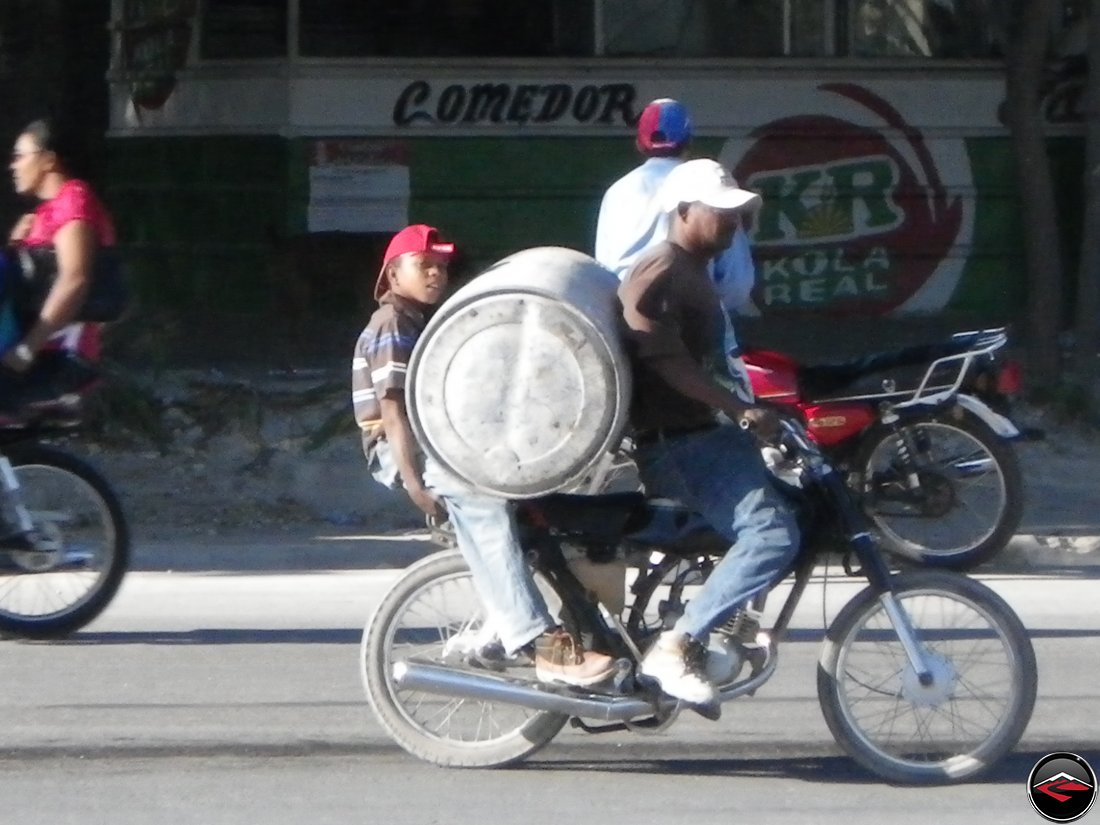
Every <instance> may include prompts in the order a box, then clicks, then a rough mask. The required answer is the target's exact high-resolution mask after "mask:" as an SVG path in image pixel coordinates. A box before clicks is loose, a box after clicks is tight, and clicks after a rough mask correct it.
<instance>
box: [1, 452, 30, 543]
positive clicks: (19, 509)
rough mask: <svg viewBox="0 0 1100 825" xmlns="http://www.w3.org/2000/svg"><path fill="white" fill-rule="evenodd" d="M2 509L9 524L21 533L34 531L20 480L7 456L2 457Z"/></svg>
mask: <svg viewBox="0 0 1100 825" xmlns="http://www.w3.org/2000/svg"><path fill="white" fill-rule="evenodd" d="M0 507H2V508H3V512H4V516H5V518H6V520H7V521H8V523H9V524H12V525H14V526H16V527H17V528H18V530H19V532H20V533H29V532H31V530H33V529H34V522H33V521H32V520H31V514H30V511H28V510H27V505H26V504H24V503H23V495H22V492H21V488H20V487H19V479H18V478H17V477H16V475H15V470H14V469H13V468H12V466H11V461H10V460H9V459H8V457H7V456H6V455H0Z"/></svg>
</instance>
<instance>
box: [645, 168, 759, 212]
mask: <svg viewBox="0 0 1100 825" xmlns="http://www.w3.org/2000/svg"><path fill="white" fill-rule="evenodd" d="M659 197H660V199H661V208H662V209H663V210H664V211H665V212H672V211H674V210H675V209H676V208H677V207H678V206H679V205H680V204H681V203H704V204H706V205H707V206H711V207H714V208H715V209H730V210H733V209H739V210H745V211H748V212H755V211H756V210H757V209H759V208H760V204H761V203H762V202H763V201H762V200H761V198H760V196H759V195H758V194H756V193H755V192H749V191H748V190H747V189H741V188H740V187H738V185H737V181H735V180H734V179H733V175H731V174H730V173H729V171H728V170H727V169H726V167H724V166H723V165H722V164H720V163H719V162H718V161H716V160H711V159H710V158H696V159H695V160H689V161H685V162H684V163H681V164H679V165H678V166H676V167H675V168H673V170H672V171H671V172H669V173H668V177H666V178H665V182H664V183H663V184H662V185H661V190H660V195H659Z"/></svg>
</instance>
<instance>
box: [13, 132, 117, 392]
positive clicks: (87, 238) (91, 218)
mask: <svg viewBox="0 0 1100 825" xmlns="http://www.w3.org/2000/svg"><path fill="white" fill-rule="evenodd" d="M73 152H74V144H73V142H72V141H71V136H70V135H69V134H68V133H67V132H66V131H65V130H64V129H62V128H59V126H58V125H57V124H56V123H55V122H53V121H50V120H36V121H34V122H33V123H31V124H29V125H28V126H27V128H25V129H24V130H23V132H22V133H21V134H20V135H19V137H18V139H17V140H16V141H15V148H14V150H13V151H12V156H11V173H12V181H13V183H14V185H15V191H16V192H18V193H19V194H21V195H30V196H33V197H36V198H38V199H39V200H41V201H42V203H41V204H40V205H39V206H38V208H37V209H35V211H34V212H32V213H29V214H27V215H24V216H23V217H22V218H21V219H20V220H19V222H18V223H17V224H16V225H15V227H14V228H13V229H12V232H11V236H10V238H9V240H10V242H11V243H13V244H25V245H28V246H35V245H48V244H52V245H53V247H54V249H55V251H56V253H57V278H56V280H55V281H54V283H53V287H52V288H51V289H50V292H49V294H48V295H47V296H46V301H45V303H44V304H43V305H42V309H41V311H40V312H39V313H38V318H37V319H33V320H31V321H29V323H28V327H29V328H27V329H25V330H24V331H23V337H22V340H21V341H20V342H18V343H17V344H16V345H15V346H13V347H11V348H10V349H9V350H8V351H7V352H5V353H4V354H3V355H2V356H0V363H2V364H3V366H4V367H7V368H8V369H12V370H16V371H18V372H25V371H26V370H27V369H29V368H30V367H31V365H32V364H34V361H35V358H36V357H37V356H38V353H40V352H41V351H43V350H49V349H63V350H68V351H73V352H77V353H79V354H80V355H83V356H85V357H87V358H91V359H95V358H97V357H98V355H99V327H98V326H97V325H95V324H81V323H73V322H74V319H75V318H76V317H77V315H78V314H79V312H80V308H81V306H82V305H83V302H84V298H85V296H86V295H87V292H88V286H89V283H90V280H89V279H90V276H91V272H92V261H93V259H94V257H95V252H96V249H97V248H98V247H100V246H113V245H114V243H115V228H114V223H113V222H112V221H111V216H110V215H109V214H108V213H107V210H106V208H105V207H104V206H103V203H102V202H101V201H100V200H99V198H97V197H96V195H95V193H94V192H92V189H91V187H90V186H88V184H87V183H85V182H84V181H82V180H77V179H76V178H74V177H72V176H71V174H70V168H69V166H68V163H69V162H70V161H71V158H72V156H73Z"/></svg>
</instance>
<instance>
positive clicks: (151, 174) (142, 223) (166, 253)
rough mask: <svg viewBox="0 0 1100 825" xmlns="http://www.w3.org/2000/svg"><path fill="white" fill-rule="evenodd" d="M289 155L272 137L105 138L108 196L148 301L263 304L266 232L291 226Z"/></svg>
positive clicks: (215, 306)
mask: <svg viewBox="0 0 1100 825" xmlns="http://www.w3.org/2000/svg"><path fill="white" fill-rule="evenodd" d="M289 158H290V152H289V151H288V145H287V143H286V141H285V140H283V139H281V138H278V137H274V136H261V137H201V138H197V137H190V138H183V137H180V138H126V139H120V140H114V141H112V142H111V144H110V148H109V152H108V163H109V168H110V174H109V175H108V180H109V185H108V187H107V199H108V202H109V203H110V206H111V209H112V211H113V212H114V215H115V220H116V223H117V224H118V229H119V235H120V241H121V243H122V244H124V245H125V247H126V250H127V260H128V262H129V265H130V268H131V270H132V271H133V272H134V273H135V275H136V278H135V280H136V282H137V286H138V291H139V293H140V295H141V296H142V298H143V300H144V301H145V303H146V304H152V305H157V306H163V307H168V308H176V309H185V310H198V311H219V310H225V311H228V312H248V311H249V310H250V309H255V308H257V307H262V306H264V305H265V301H266V292H267V290H266V286H265V271H266V267H267V265H268V259H269V252H270V248H271V238H272V236H273V235H274V236H278V235H279V234H281V233H285V232H286V231H287V230H288V227H289V225H290V224H291V219H290V213H289V209H290V202H291V201H290V199H289V191H290V185H289V184H290V174H289V170H290V166H291V164H290V162H289Z"/></svg>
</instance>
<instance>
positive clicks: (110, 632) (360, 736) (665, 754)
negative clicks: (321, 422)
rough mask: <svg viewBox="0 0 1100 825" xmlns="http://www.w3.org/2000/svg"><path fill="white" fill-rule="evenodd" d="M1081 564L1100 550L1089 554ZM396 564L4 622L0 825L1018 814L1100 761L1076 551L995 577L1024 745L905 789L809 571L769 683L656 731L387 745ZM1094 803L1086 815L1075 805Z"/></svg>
mask: <svg viewBox="0 0 1100 825" xmlns="http://www.w3.org/2000/svg"><path fill="white" fill-rule="evenodd" d="M1091 572H1092V574H1093V575H1094V574H1096V573H1097V572H1100V571H1091ZM395 575H396V573H395V572H394V571H392V570H385V569H382V570H354V571H313V572H311V571H296V572H286V571H283V572H257V571H249V572H217V571H214V572H175V573H167V572H138V573H133V574H131V575H130V576H129V577H128V579H127V580H126V582H125V583H124V586H123V589H122V591H121V593H120V594H119V596H118V598H117V599H116V601H115V602H114V603H113V604H112V605H111V606H110V608H109V609H108V610H107V612H106V613H105V614H104V615H103V616H102V617H101V618H100V619H99V620H98V621H97V622H95V623H94V624H93V625H92V626H90V627H89V628H87V629H86V630H85V631H84V632H82V633H80V634H77V635H76V636H74V637H73V638H72V639H70V640H68V641H65V642H55V643H27V642H16V641H5V642H0V822H2V823H13V824H15V823H18V825H37V823H43V824H44V823H50V825H58V824H59V823H69V822H72V823H81V824H82V825H87V824H88V823H111V825H129V823H134V825H138V823H140V825H148V824H149V823H272V825H282V823H348V822H365V823H374V822H379V823H433V822H439V823H447V824H448V825H466V823H471V824H472V823H489V822H492V823H497V822H524V823H528V824H529V825H540V823H555V825H560V823H563V822H570V823H576V825H581V823H600V825H605V823H611V822H627V821H630V822H644V823H659V822H676V823H685V822H698V823H712V822H713V823H742V822H746V823H748V822H752V823H769V822H783V823H811V822H812V823H832V822H844V823H846V825H861V824H862V823H876V825H879V823H883V822H890V823H918V822H920V823H927V822H938V823H953V822H976V821H977V822H983V823H1028V822H1039V821H1041V820H1039V818H1038V816H1037V815H1036V814H1035V813H1034V811H1033V810H1032V809H1031V807H1030V805H1029V803H1028V802H1027V799H1026V795H1025V791H1024V784H1025V780H1026V778H1027V774H1028V772H1029V770H1030V769H1031V767H1032V765H1033V764H1034V762H1035V761H1036V760H1037V759H1038V758H1039V757H1041V756H1042V755H1044V754H1045V753H1047V752H1050V751H1053V750H1062V749H1068V750H1073V751H1077V752H1079V753H1082V755H1085V756H1086V758H1091V759H1092V761H1093V765H1094V767H1100V719H1097V716H1096V711H1097V709H1098V708H1100V686H1098V685H1097V680H1096V678H1095V673H1096V670H1095V668H1096V662H1097V661H1098V660H1100V656H1098V653H1100V641H1098V638H1097V637H1098V636H1100V612H1098V611H1097V610H1096V607H1095V604H1096V595H1095V594H1096V592H1097V586H1098V582H1097V579H1096V578H1094V577H1093V576H1092V575H1090V574H1089V573H1088V571H1077V572H1069V573H1066V572H1061V573H1058V574H1056V575H1041V574H1034V575H1027V576H992V577H987V581H988V583H990V584H991V585H992V586H993V587H994V588H995V589H997V590H998V591H999V592H1001V594H1002V595H1004V596H1005V597H1006V598H1007V599H1008V600H1009V602H1010V603H1011V604H1012V605H1013V607H1014V608H1015V609H1016V610H1017V612H1018V613H1019V614H1020V615H1021V617H1022V618H1023V619H1024V621H1025V624H1027V626H1028V627H1029V629H1030V630H1031V631H1032V633H1033V638H1034V643H1035V646H1036V650H1037V654H1038V660H1039V672H1040V687H1039V701H1038V704H1037V707H1036V710H1035V715H1034V717H1033V719H1032V723H1031V725H1030V727H1029V728H1028V731H1027V733H1026V734H1025V737H1024V740H1023V742H1022V743H1021V745H1020V748H1019V750H1018V752H1017V753H1016V754H1014V755H1013V756H1012V757H1010V758H1009V759H1007V760H1005V761H1004V762H1003V763H1001V764H1000V765H999V766H997V768H996V769H995V770H994V771H993V773H992V774H991V775H990V776H989V777H987V779H986V780H985V781H983V782H981V783H976V784H969V785H964V786H958V787H950V788H931V789H917V788H896V787H891V786H888V785H885V784H883V783H882V782H880V781H878V780H876V779H875V778H873V777H871V776H869V775H867V774H866V773H864V772H863V771H861V770H860V769H859V768H857V767H856V766H855V765H854V764H853V763H852V762H850V761H849V760H848V759H847V758H845V757H843V756H841V755H840V753H839V750H838V749H837V747H836V746H835V745H834V744H833V742H832V740H831V738H830V735H829V733H828V730H827V729H826V727H825V723H824V721H823V720H822V717H821V712H820V709H819V708H818V705H817V698H816V689H815V684H814V665H815V661H816V656H817V654H818V651H819V642H818V639H819V638H820V629H821V628H822V626H823V613H824V614H825V615H826V616H828V615H831V614H832V613H834V612H835V610H836V609H838V608H839V606H840V605H841V604H842V603H843V602H844V601H846V599H847V598H848V597H849V596H850V595H851V593H852V592H854V589H853V588H852V587H851V586H849V585H846V584H843V583H840V582H838V581H833V582H830V584H829V585H828V587H827V589H826V590H825V592H826V594H827V595H826V598H825V600H824V601H822V599H821V598H820V594H821V592H822V588H821V587H820V586H819V585H818V584H815V585H814V586H812V587H811V588H810V591H809V592H808V594H807V598H806V600H805V601H804V604H803V606H802V608H800V611H799V613H798V615H797V616H796V619H795V626H796V627H797V628H799V629H800V631H801V632H799V633H798V634H796V638H797V639H798V641H793V642H790V643H787V644H786V645H785V647H784V648H783V660H782V662H781V664H780V667H779V670H778V672H777V674H776V676H775V677H774V678H773V680H772V681H771V682H770V683H769V684H767V685H765V686H764V688H763V689H762V690H761V691H760V693H759V694H758V695H757V696H756V697H754V698H748V699H741V700H738V701H736V702H734V703H732V704H730V705H727V706H726V709H725V713H724V715H723V718H722V719H721V720H720V721H719V722H716V723H711V722H706V721H704V720H702V719H700V718H698V717H695V716H693V715H691V714H685V715H684V716H682V717H681V719H680V720H679V721H678V722H677V723H676V725H674V726H673V727H672V728H670V729H669V730H667V731H665V732H663V733H661V734H658V735H655V736H641V735H637V734H609V735H602V736H590V735H587V734H583V733H581V732H579V731H573V730H570V729H568V728H567V729H566V730H565V731H563V733H562V734H560V735H559V737H558V739H557V740H555V742H554V744H552V745H551V746H550V747H549V748H547V749H546V750H544V751H542V752H541V753H540V754H539V755H538V756H537V757H535V758H534V759H533V760H532V761H530V762H529V763H527V764H525V765H523V766H520V767H518V768H513V769H509V770H497V771H487V770H486V771H455V770H445V769H439V768H435V767H432V766H430V765H426V764H423V763H420V762H418V761H416V760H415V759H413V758H412V757H410V756H408V755H406V754H405V753H404V752H403V751H401V750H399V749H398V748H396V747H395V746H394V745H393V744H392V743H391V742H390V741H389V739H388V738H387V737H386V736H385V734H384V733H383V731H382V730H381V728H380V727H379V726H378V724H377V723H376V722H375V720H374V719H373V717H372V715H371V712H370V709H369V707H368V706H367V704H366V702H365V700H364V698H363V693H362V689H361V687H360V684H359V675H358V664H357V657H358V641H359V636H360V630H361V627H362V624H363V623H364V620H365V619H366V617H367V616H368V614H369V612H370V610H371V608H372V607H373V605H374V604H375V603H376V602H377V599H378V598H379V596H380V594H381V593H382V592H384V590H385V588H386V587H387V586H388V584H389V582H391V581H392V580H393V577H394V576H395ZM1098 816H1100V814H1097V813H1096V812H1095V811H1094V812H1092V813H1090V814H1089V815H1088V816H1087V817H1086V818H1085V819H1084V820H1082V821H1083V822H1086V823H1087V822H1088V821H1089V820H1090V818H1092V819H1095V818H1097V817H1098Z"/></svg>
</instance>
